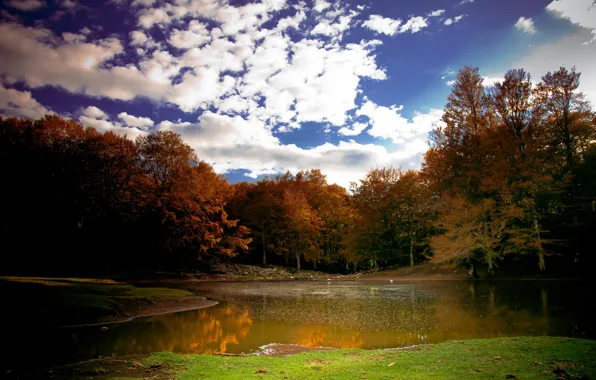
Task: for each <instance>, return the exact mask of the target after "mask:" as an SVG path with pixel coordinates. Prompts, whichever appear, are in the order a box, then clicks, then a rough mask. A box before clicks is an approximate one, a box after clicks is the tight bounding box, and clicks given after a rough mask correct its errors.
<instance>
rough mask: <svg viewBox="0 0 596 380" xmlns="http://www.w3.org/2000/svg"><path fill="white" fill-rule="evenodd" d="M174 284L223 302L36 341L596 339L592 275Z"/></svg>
mask: <svg viewBox="0 0 596 380" xmlns="http://www.w3.org/2000/svg"><path fill="white" fill-rule="evenodd" d="M160 286H163V285H160ZM167 286H171V287H177V288H183V289H187V290H190V291H193V292H195V293H197V294H201V295H204V296H208V297H211V298H213V299H215V300H218V301H220V304H218V305H217V306H214V307H210V308H206V309H201V310H195V311H188V312H182V313H175V314H169V315H161V316H156V317H147V318H142V319H137V320H134V321H131V322H126V323H120V324H114V325H110V326H109V328H108V330H107V331H102V329H101V327H100V326H95V327H81V328H74V329H64V330H60V331H59V332H53V333H52V334H51V338H49V339H48V338H47V337H44V338H42V339H40V340H38V341H36V342H32V344H33V345H35V348H38V349H43V350H44V352H45V361H46V362H47V363H46V364H61V363H66V362H75V361H82V360H87V359H92V358H98V357H101V356H103V357H106V356H121V355H130V354H143V353H151V352H156V351H174V352H181V353H208V354H209V353H223V352H225V353H250V352H255V351H256V350H258V348H259V347H260V346H262V345H265V344H268V343H292V344H300V345H306V346H311V347H315V346H327V347H341V348H348V347H360V348H384V347H399V346H408V345H413V344H420V343H437V342H442V341H446V340H451V339H470V338H492V337H503V336H519V335H554V336H569V337H583V338H591V339H594V338H596V332H595V328H594V324H593V322H592V321H593V318H594V312H595V311H596V297H595V296H594V295H593V293H591V292H587V291H586V286H587V284H586V283H583V282H573V283H561V282H543V283H540V282H528V281H517V282H490V283H489V282H479V283H468V282H456V281H451V282H439V281H428V282H408V283H399V284H398V283H389V282H388V281H386V282H337V281H332V282H231V283H195V284H168V285H167ZM40 338H41V337H40ZM47 340H50V341H47ZM33 351H35V350H33Z"/></svg>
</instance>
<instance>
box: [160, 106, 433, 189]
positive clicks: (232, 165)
mask: <svg viewBox="0 0 596 380" xmlns="http://www.w3.org/2000/svg"><path fill="white" fill-rule="evenodd" d="M159 127H160V128H161V129H166V130H168V129H169V130H174V131H176V132H178V133H180V134H181V135H182V136H183V138H184V140H185V141H186V142H187V143H189V144H190V145H191V146H192V147H193V148H194V149H195V150H196V151H197V154H198V156H199V157H200V158H201V159H203V160H205V161H207V162H209V163H211V164H213V166H214V168H215V170H216V171H217V172H219V173H225V172H227V171H229V170H236V169H245V170H248V171H249V174H248V175H249V176H250V177H252V178H256V177H257V176H259V175H263V174H274V173H279V172H283V171H286V170H290V171H292V172H297V171H299V170H304V169H311V168H319V169H321V170H322V171H323V173H325V174H326V175H327V178H328V180H329V182H330V183H337V184H339V185H341V186H344V187H346V188H347V187H349V185H350V182H351V181H354V180H356V179H358V178H362V177H363V176H364V174H365V173H366V172H367V171H368V170H369V169H370V168H373V167H378V166H393V167H403V168H417V167H419V165H420V163H421V160H422V155H423V153H422V150H421V147H420V146H417V145H414V144H413V145H412V146H411V147H410V148H408V149H401V150H399V151H398V152H394V153H390V152H388V151H387V149H386V148H384V147H383V146H379V145H374V144H358V143H356V142H354V141H349V142H345V141H342V142H340V143H339V144H338V145H333V144H329V143H326V144H323V145H319V146H316V147H313V148H310V149H303V148H299V147H297V146H296V145H293V144H290V145H282V144H280V142H279V140H278V139H277V138H276V137H274V136H273V135H272V134H271V131H270V130H269V129H267V127H266V126H265V125H264V124H262V123H259V122H256V121H254V120H247V119H243V118H241V117H239V116H236V117H229V116H225V115H216V114H213V113H210V112H208V113H205V114H204V115H203V116H201V117H200V118H199V122H198V123H188V122H187V123H184V122H183V123H173V122H162V123H161V124H160V125H159Z"/></svg>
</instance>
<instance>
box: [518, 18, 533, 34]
mask: <svg viewBox="0 0 596 380" xmlns="http://www.w3.org/2000/svg"><path fill="white" fill-rule="evenodd" d="M515 29H517V30H519V31H520V32H524V33H527V34H536V27H534V21H533V20H532V19H531V18H525V17H520V18H519V19H518V20H517V22H516V23H515Z"/></svg>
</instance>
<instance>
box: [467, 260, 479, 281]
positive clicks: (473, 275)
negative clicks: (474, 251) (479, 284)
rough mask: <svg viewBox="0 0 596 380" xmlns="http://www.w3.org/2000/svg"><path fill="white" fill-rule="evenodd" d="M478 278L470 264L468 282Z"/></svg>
mask: <svg viewBox="0 0 596 380" xmlns="http://www.w3.org/2000/svg"><path fill="white" fill-rule="evenodd" d="M477 277H478V274H476V269H475V268H474V264H473V263H470V266H469V267H468V278H469V279H470V280H475V279H476V278H477Z"/></svg>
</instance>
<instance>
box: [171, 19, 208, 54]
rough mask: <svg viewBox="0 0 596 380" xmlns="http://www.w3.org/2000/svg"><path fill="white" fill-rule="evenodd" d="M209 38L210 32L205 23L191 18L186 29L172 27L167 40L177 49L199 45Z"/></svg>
mask: <svg viewBox="0 0 596 380" xmlns="http://www.w3.org/2000/svg"><path fill="white" fill-rule="evenodd" d="M209 40H211V34H210V31H209V29H208V28H207V25H206V24H203V23H201V22H198V21H197V20H192V21H191V22H190V23H189V24H188V29H187V30H178V29H174V30H173V31H172V33H171V34H170V39H169V42H170V44H172V45H173V46H175V47H177V48H178V49H191V48H194V47H201V46H203V45H204V44H206V43H207V42H209Z"/></svg>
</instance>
